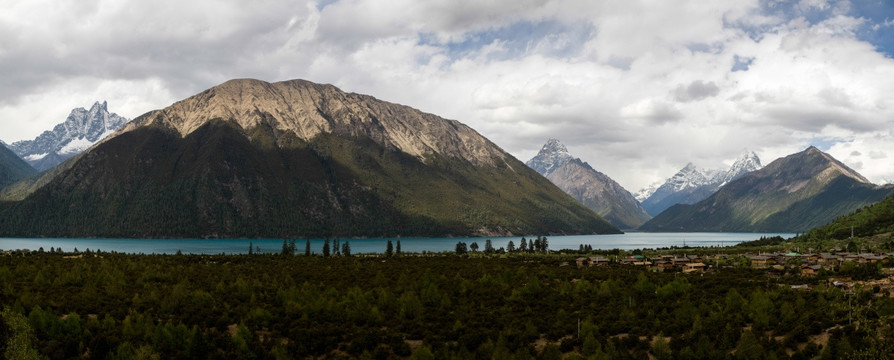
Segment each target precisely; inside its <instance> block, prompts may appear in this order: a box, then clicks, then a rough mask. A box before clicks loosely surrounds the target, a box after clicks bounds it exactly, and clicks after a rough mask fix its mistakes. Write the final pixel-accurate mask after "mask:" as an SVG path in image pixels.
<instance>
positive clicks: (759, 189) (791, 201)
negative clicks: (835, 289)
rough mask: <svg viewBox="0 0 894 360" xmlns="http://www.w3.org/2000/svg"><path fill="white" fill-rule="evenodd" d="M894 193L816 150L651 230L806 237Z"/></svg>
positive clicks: (662, 219) (678, 209)
mask: <svg viewBox="0 0 894 360" xmlns="http://www.w3.org/2000/svg"><path fill="white" fill-rule="evenodd" d="M892 192H894V187H892V186H876V185H873V184H872V183H870V182H869V181H868V180H866V178H864V177H863V176H861V175H860V174H858V173H857V172H856V171H854V170H852V169H850V168H848V167H847V166H846V165H844V164H842V163H841V162H839V161H838V160H835V159H834V158H833V157H832V156H830V155H829V154H826V153H824V152H822V151H820V150H819V149H817V148H815V147H812V146H811V147H810V148H808V149H807V150H804V151H802V152H800V153H797V154H793V155H789V156H787V157H784V158H781V159H778V160H776V161H773V162H772V163H770V164H769V165H767V166H766V167H764V168H763V169H760V170H757V171H754V172H751V173H748V174H746V175H744V176H742V177H741V178H739V179H737V180H734V181H732V182H730V183H729V184H727V185H725V186H723V187H722V188H720V190H718V191H717V192H716V193H715V194H714V195H711V196H710V197H708V198H707V199H705V200H702V201H700V202H698V203H696V204H694V205H682V204H681V205H675V206H673V207H671V208H669V209H667V210H666V211H664V212H663V213H661V214H659V215H658V216H656V217H654V218H653V219H652V220H650V221H648V222H647V223H645V224H644V225H643V226H641V227H640V229H642V230H647V231H744V232H748V231H755V232H803V231H807V230H809V229H811V228H814V227H817V226H820V225H824V224H826V223H828V222H830V221H832V220H833V219H835V218H837V217H839V216H842V215H846V214H849V213H851V212H853V211H854V210H856V209H859V208H861V207H864V206H866V205H869V204H873V203H875V202H878V201H880V200H882V199H884V198H885V197H887V196H889V195H891V194H892Z"/></svg>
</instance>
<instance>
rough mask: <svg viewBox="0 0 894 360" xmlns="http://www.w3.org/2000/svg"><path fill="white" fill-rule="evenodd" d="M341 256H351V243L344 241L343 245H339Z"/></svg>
mask: <svg viewBox="0 0 894 360" xmlns="http://www.w3.org/2000/svg"><path fill="white" fill-rule="evenodd" d="M341 254H342V255H344V256H351V242H350V241H347V240H345V243H344V244H341Z"/></svg>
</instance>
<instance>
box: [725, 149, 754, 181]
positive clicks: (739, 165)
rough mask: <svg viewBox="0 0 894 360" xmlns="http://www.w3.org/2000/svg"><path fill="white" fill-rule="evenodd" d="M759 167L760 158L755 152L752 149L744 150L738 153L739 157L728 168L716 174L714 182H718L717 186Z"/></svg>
mask: <svg viewBox="0 0 894 360" xmlns="http://www.w3.org/2000/svg"><path fill="white" fill-rule="evenodd" d="M761 167H762V166H761V159H760V158H758V157H757V154H755V153H754V152H753V151H744V152H743V153H742V154H741V155H739V158H737V159H736V161H735V162H733V165H732V166H730V168H729V170H726V171H723V172H720V173H718V174H717V176H716V177H715V179H714V182H716V183H719V184H720V185H719V186H723V185H726V184H727V183H729V182H730V181H733V180H736V179H738V178H740V177H742V175H745V174H747V173H750V172H752V171H755V170H759V169H760V168H761Z"/></svg>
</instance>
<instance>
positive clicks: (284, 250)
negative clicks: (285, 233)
mask: <svg viewBox="0 0 894 360" xmlns="http://www.w3.org/2000/svg"><path fill="white" fill-rule="evenodd" d="M282 255H283V256H286V255H289V243H288V242H286V239H283V240H282Z"/></svg>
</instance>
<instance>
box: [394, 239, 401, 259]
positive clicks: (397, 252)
mask: <svg viewBox="0 0 894 360" xmlns="http://www.w3.org/2000/svg"><path fill="white" fill-rule="evenodd" d="M394 252H395V253H396V254H397V256H400V240H398V241H397V248H396V249H395V250H394Z"/></svg>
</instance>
